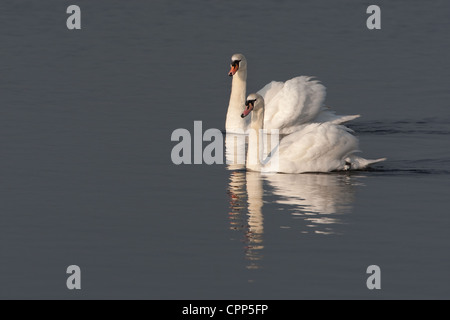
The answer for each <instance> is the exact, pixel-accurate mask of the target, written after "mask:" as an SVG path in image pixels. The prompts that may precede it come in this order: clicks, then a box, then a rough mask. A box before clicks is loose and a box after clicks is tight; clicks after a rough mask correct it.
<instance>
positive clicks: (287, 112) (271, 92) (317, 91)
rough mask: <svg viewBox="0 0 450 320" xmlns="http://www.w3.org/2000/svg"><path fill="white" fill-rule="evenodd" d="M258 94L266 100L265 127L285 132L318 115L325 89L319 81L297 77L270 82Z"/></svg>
mask: <svg viewBox="0 0 450 320" xmlns="http://www.w3.org/2000/svg"><path fill="white" fill-rule="evenodd" d="M258 93H259V94H261V95H262V96H263V97H264V101H265V112H264V128H266V129H280V132H281V133H285V134H288V133H291V132H293V131H295V130H296V129H297V128H296V127H298V126H299V125H301V124H304V123H308V122H310V121H311V120H313V119H314V118H315V117H316V116H317V115H318V114H319V112H320V111H321V108H322V106H323V103H324V100H325V96H326V89H325V87H324V86H323V85H322V84H321V83H320V82H319V81H318V80H315V79H312V78H311V77H307V76H300V77H295V78H293V79H290V80H288V81H286V82H284V83H283V82H276V81H273V82H271V83H269V84H268V85H266V86H265V87H264V88H263V89H261V90H260V91H259V92H258Z"/></svg>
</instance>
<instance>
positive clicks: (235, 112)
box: [225, 53, 359, 134]
mask: <svg viewBox="0 0 450 320" xmlns="http://www.w3.org/2000/svg"><path fill="white" fill-rule="evenodd" d="M228 75H229V76H231V77H233V80H232V84H231V95H230V101H229V104H228V111H227V118H226V123H225V129H226V132H227V133H246V132H247V131H248V129H249V127H250V121H249V120H248V119H245V118H244V119H243V118H241V117H240V114H241V112H242V106H243V105H244V103H245V97H246V86H247V59H246V58H245V56H244V55H243V54H240V53H237V54H234V55H233V56H232V57H231V69H230V72H229V73H228ZM258 93H259V94H260V95H261V96H262V97H263V98H264V100H265V102H266V111H265V117H264V118H265V120H264V128H265V129H278V130H280V133H281V134H289V133H292V132H294V131H296V130H297V129H299V126H301V125H302V124H305V123H309V122H327V121H330V122H334V123H336V124H341V123H343V122H347V121H350V120H353V119H355V118H358V117H359V115H350V116H339V115H336V114H335V113H334V112H333V111H331V110H330V109H328V108H327V107H324V101H325V96H326V89H325V87H324V86H323V85H322V84H321V83H320V82H319V81H318V80H315V79H313V78H312V77H308V76H299V77H295V78H292V79H290V80H288V81H286V82H279V81H272V82H270V83H268V84H267V85H265V86H264V87H263V88H262V89H261V90H260V91H258Z"/></svg>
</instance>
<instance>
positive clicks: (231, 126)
mask: <svg viewBox="0 0 450 320" xmlns="http://www.w3.org/2000/svg"><path fill="white" fill-rule="evenodd" d="M246 89H247V70H246V69H240V70H239V71H238V72H236V74H235V75H234V76H233V80H232V82H231V95H230V102H229V104H228V112H227V120H226V124H225V127H226V130H227V131H233V132H238V131H240V130H244V131H245V130H246V129H247V128H246V126H247V125H248V120H247V119H245V118H241V114H242V111H243V110H244V104H245V98H246Z"/></svg>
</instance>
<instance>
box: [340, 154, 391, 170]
mask: <svg viewBox="0 0 450 320" xmlns="http://www.w3.org/2000/svg"><path fill="white" fill-rule="evenodd" d="M386 160H387V158H379V159H364V158H361V157H357V156H350V157H347V158H346V159H345V162H346V165H347V166H348V167H349V168H348V169H351V170H360V169H365V168H367V167H368V166H370V165H372V164H375V163H378V162H382V161H386Z"/></svg>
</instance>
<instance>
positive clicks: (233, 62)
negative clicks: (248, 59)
mask: <svg viewBox="0 0 450 320" xmlns="http://www.w3.org/2000/svg"><path fill="white" fill-rule="evenodd" d="M239 62H241V60H234V61H232V62H231V66H232V67H236V65H239Z"/></svg>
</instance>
